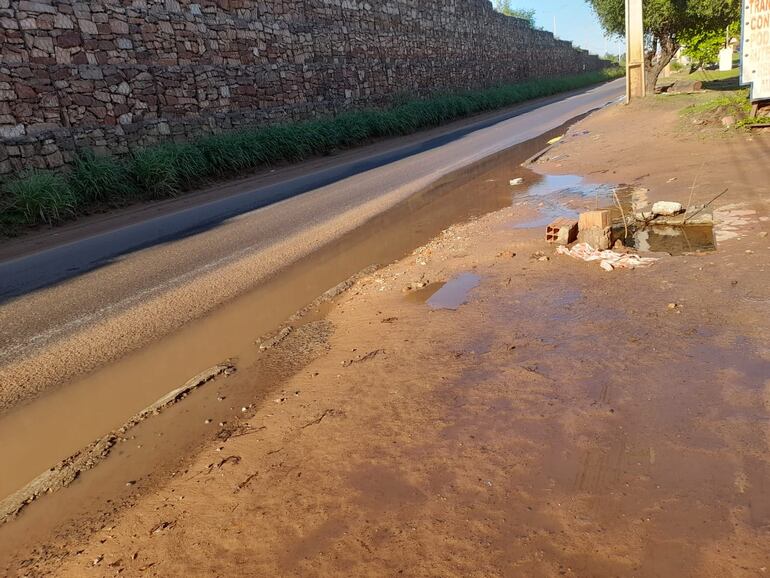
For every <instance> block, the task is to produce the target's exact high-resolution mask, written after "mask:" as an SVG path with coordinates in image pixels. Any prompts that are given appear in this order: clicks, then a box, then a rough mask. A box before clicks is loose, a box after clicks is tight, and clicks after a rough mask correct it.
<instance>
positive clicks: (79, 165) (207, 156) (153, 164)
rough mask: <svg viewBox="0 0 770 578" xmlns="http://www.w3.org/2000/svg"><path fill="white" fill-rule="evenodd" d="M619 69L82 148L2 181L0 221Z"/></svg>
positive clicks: (247, 167)
mask: <svg viewBox="0 0 770 578" xmlns="http://www.w3.org/2000/svg"><path fill="white" fill-rule="evenodd" d="M622 75H623V70H621V69H608V70H604V71H601V72H593V73H586V74H581V75H576V76H569V77H562V78H550V79H541V80H533V81H529V82H524V83H520V84H514V85H506V86H499V87H495V88H490V89H486V90H478V91H467V92H460V93H446V94H436V95H434V96H432V97H430V98H426V99H422V100H406V99H404V98H403V97H401V98H399V99H398V100H397V102H398V104H396V105H394V106H393V107H391V108H388V109H376V110H360V111H351V112H346V113H343V114H340V115H337V116H335V117H330V118H325V119H320V120H312V121H302V122H293V123H286V124H277V125H272V126H266V127H248V128H243V129H240V130H235V131H230V132H226V133H222V134H218V135H214V136H205V137H201V138H198V139H196V140H194V141H191V142H189V143H169V144H163V145H159V146H154V147H150V148H146V149H142V150H138V151H135V152H134V153H133V154H131V155H130V156H129V157H126V158H114V157H109V156H97V155H94V154H92V153H89V152H82V153H81V154H80V155H79V157H78V158H77V159H76V161H75V162H74V163H73V165H72V166H71V167H69V168H68V169H67V170H65V171H61V172H51V171H34V172H31V173H26V174H24V175H21V176H20V177H19V178H17V179H16V180H13V181H11V182H7V183H4V184H3V185H2V186H1V187H0V200H3V202H2V203H0V225H2V224H3V223H5V224H13V223H20V222H21V223H24V224H27V225H35V224H39V223H48V224H51V223H56V222H59V221H62V220H64V219H67V218H71V217H72V216H75V215H77V214H78V213H83V212H88V211H89V209H93V207H95V206H98V205H104V204H105V203H106V204H116V205H117V204H126V203H127V202H131V201H133V200H141V199H161V198H168V197H174V196H177V195H179V194H182V193H184V192H185V191H188V190H192V189H196V188H200V187H202V186H203V185H205V184H206V183H209V182H212V181H215V180H222V179H227V178H232V177H234V176H237V175H239V174H243V173H246V172H248V171H253V170H255V169H258V168H261V167H266V166H270V165H274V164H278V163H290V162H297V161H300V160H302V159H306V158H309V157H312V156H318V155H326V154H330V153H332V152H334V151H335V150H339V149H344V148H350V147H354V146H356V145H360V144H362V143H365V142H368V141H371V140H372V139H377V138H383V137H390V136H400V135H406V134H410V133H414V132H416V131H419V130H422V129H426V128H431V127H435V126H439V125H441V124H444V123H447V122H450V121H453V120H456V119H459V118H463V117H467V116H470V115H473V114H477V113H481V112H486V111H491V110H495V109H499V108H503V107H506V106H510V105H514V104H518V103H521V102H524V101H527V100H531V99H533V98H539V97H544V96H550V95H553V94H557V93H560V92H566V91H569V90H574V89H577V88H582V87H585V86H590V85H592V84H598V83H600V82H604V81H608V80H612V79H615V78H620V77H621V76H622Z"/></svg>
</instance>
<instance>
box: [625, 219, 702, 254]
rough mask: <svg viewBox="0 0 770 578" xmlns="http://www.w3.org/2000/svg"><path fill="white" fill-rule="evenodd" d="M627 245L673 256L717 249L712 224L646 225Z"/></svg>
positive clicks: (642, 250)
mask: <svg viewBox="0 0 770 578" xmlns="http://www.w3.org/2000/svg"><path fill="white" fill-rule="evenodd" d="M626 245H629V246H631V247H633V248H634V249H636V250H637V251H639V252H651V253H668V254H669V255H672V256H678V255H684V254H685V253H707V252H710V251H716V250H717V245H716V239H715V238H714V227H713V226H712V225H685V226H683V227H674V226H652V227H645V228H641V229H637V230H636V231H634V233H633V235H632V236H631V237H630V239H629V242H627V243H626Z"/></svg>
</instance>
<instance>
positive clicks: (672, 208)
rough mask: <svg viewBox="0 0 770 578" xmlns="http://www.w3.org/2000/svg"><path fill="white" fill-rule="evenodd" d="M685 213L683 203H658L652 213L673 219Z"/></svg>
mask: <svg viewBox="0 0 770 578" xmlns="http://www.w3.org/2000/svg"><path fill="white" fill-rule="evenodd" d="M683 211H684V207H682V203H675V202H673V201H658V202H657V203H655V204H654V205H652V212H653V214H655V215H663V216H665V217H671V216H673V215H678V214H679V213H681V212H683Z"/></svg>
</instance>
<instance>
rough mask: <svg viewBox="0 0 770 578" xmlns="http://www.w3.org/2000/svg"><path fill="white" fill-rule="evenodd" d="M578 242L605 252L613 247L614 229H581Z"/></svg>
mask: <svg viewBox="0 0 770 578" xmlns="http://www.w3.org/2000/svg"><path fill="white" fill-rule="evenodd" d="M578 241H580V242H581V243H588V244H589V245H591V247H593V248H594V249H599V250H600V251H604V250H606V249H609V248H610V247H611V246H612V229H611V228H610V227H589V228H587V229H584V228H582V227H581V228H580V232H579V233H578Z"/></svg>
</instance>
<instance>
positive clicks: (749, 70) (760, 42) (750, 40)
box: [741, 0, 770, 100]
mask: <svg viewBox="0 0 770 578" xmlns="http://www.w3.org/2000/svg"><path fill="white" fill-rule="evenodd" d="M741 84H750V85H751V100H770V0H743V34H742V35H741Z"/></svg>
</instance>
